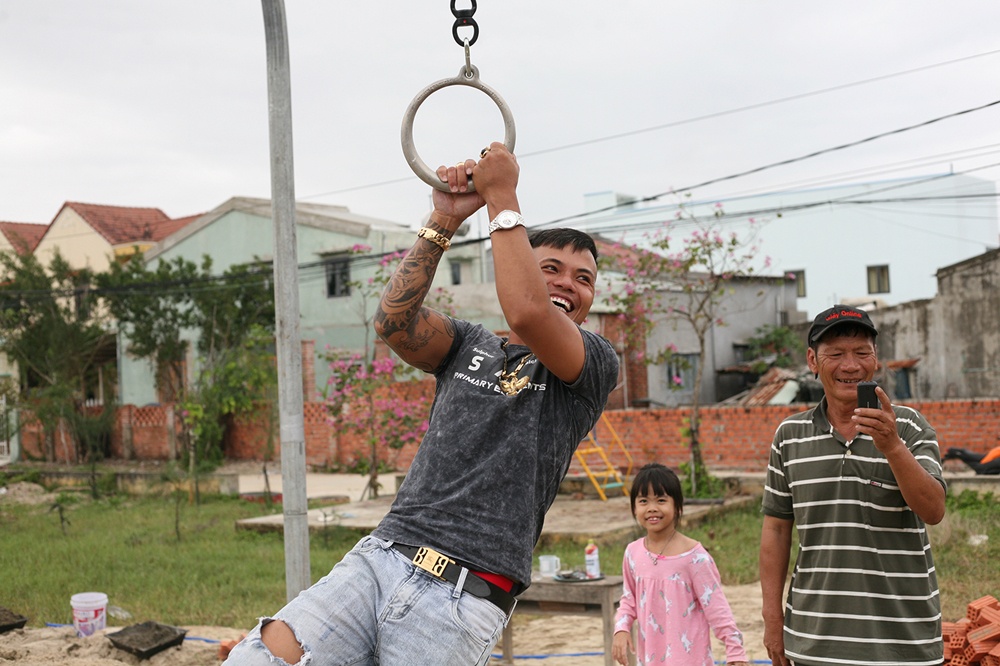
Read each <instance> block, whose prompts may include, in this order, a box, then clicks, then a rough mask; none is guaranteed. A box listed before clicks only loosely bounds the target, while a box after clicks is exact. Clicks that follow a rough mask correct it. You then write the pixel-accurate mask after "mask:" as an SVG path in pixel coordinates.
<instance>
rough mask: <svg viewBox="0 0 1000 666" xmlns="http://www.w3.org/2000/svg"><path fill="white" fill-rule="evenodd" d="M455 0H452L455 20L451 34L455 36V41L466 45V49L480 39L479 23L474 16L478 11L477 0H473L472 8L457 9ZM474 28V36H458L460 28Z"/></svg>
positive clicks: (452, 12) (460, 44)
mask: <svg viewBox="0 0 1000 666" xmlns="http://www.w3.org/2000/svg"><path fill="white" fill-rule="evenodd" d="M455 1H456V0H451V14H452V16H454V17H455V22H454V23H453V24H452V25H451V36H452V37H454V38H455V43H456V44H458V45H459V46H464V47H465V48H466V50H468V48H469V47H470V46H472V45H473V44H475V43H476V40H477V39H479V24H478V23H476V19H474V18H472V16H473V14H475V13H476V0H471V2H472V8H471V9H456V8H455ZM469 27H471V28H472V38H471V39H470V38H464V39H463V38H462V37H459V36H458V30H459V28H469Z"/></svg>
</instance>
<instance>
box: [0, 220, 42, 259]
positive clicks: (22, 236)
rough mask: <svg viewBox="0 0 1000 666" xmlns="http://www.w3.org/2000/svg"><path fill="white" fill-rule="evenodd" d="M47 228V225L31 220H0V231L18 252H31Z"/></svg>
mask: <svg viewBox="0 0 1000 666" xmlns="http://www.w3.org/2000/svg"><path fill="white" fill-rule="evenodd" d="M48 228H49V227H48V225H45V224H34V223H31V222H0V233H2V234H3V235H4V237H6V238H7V241H8V242H9V243H10V244H11V245H12V246H14V249H15V250H16V251H17V252H18V253H19V254H30V253H31V252H33V251H34V249H35V246H36V245H38V241H40V240H41V239H42V236H44V235H45V230H46V229H48Z"/></svg>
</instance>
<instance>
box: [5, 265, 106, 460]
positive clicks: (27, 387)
mask: <svg viewBox="0 0 1000 666" xmlns="http://www.w3.org/2000/svg"><path fill="white" fill-rule="evenodd" d="M0 338H2V340H0V350H2V351H3V353H5V354H6V355H7V357H8V359H9V360H10V361H11V362H12V363H13V364H15V365H16V366H17V368H18V372H19V382H18V384H19V389H20V396H21V399H22V401H23V402H24V404H25V405H26V406H27V407H28V408H29V409H30V410H31V411H32V413H33V414H34V415H35V416H36V417H37V418H38V419H39V421H40V422H41V424H42V427H43V431H44V433H45V440H46V444H45V457H46V459H48V460H52V459H54V457H55V446H56V445H57V443H58V444H60V445H66V443H67V442H66V440H65V438H67V437H68V438H69V439H70V440H72V444H73V446H74V448H75V450H76V452H77V455H78V457H79V458H81V459H84V460H87V461H93V460H94V459H95V458H96V457H98V456H100V457H103V456H104V455H106V454H107V453H108V450H107V441H108V440H107V438H106V437H98V438H91V437H89V436H88V437H87V438H81V436H80V435H81V431H80V430H79V429H77V428H72V427H69V426H71V425H72V423H70V422H68V421H67V419H70V417H71V416H73V415H77V416H82V415H83V414H84V411H85V405H86V403H87V401H88V399H92V398H97V397H99V396H103V395H104V393H105V392H104V390H103V388H104V387H103V386H101V384H100V382H101V381H102V379H103V380H104V381H111V380H113V377H114V360H115V349H116V344H115V339H114V336H113V335H111V334H110V333H109V332H108V330H107V321H106V317H105V316H104V314H103V312H102V310H101V308H100V307H99V306H98V303H97V299H96V296H95V295H94V293H93V275H92V274H91V272H90V271H89V270H86V269H73V268H71V267H70V265H69V264H68V263H67V262H66V261H65V259H63V258H62V257H61V256H60V255H59V254H58V253H56V254H55V255H54V256H53V258H52V261H51V263H50V265H49V266H48V267H47V268H46V267H44V266H43V265H42V264H41V263H40V262H39V261H38V259H37V258H36V257H34V256H32V255H18V254H14V253H7V252H4V253H0ZM109 393H110V392H109ZM78 422H79V419H77V420H75V421H73V423H78ZM67 427H69V430H68V431H67ZM57 440H60V441H58V442H57ZM85 442H89V444H88V443H85ZM95 442H101V445H100V446H92V444H94V443H95Z"/></svg>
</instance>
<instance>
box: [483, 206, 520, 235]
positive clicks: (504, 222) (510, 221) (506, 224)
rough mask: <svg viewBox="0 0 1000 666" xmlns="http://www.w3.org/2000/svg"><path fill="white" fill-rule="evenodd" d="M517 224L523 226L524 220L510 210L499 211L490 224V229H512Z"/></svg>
mask: <svg viewBox="0 0 1000 666" xmlns="http://www.w3.org/2000/svg"><path fill="white" fill-rule="evenodd" d="M519 224H524V220H523V219H522V218H521V216H520V215H518V214H517V213H515V212H514V211H511V210H505V211H501V212H500V213H499V214H498V215H497V216H496V217H495V218H493V222H492V223H491V224H490V227H491V228H492V229H494V230H496V229H513V228H514V227H516V226H517V225H519Z"/></svg>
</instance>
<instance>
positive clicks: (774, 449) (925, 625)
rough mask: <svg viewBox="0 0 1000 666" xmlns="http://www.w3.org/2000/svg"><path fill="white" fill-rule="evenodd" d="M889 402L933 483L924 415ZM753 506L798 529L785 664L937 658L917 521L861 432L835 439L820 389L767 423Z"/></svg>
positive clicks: (906, 663) (931, 574)
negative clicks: (760, 486) (797, 410)
mask: <svg viewBox="0 0 1000 666" xmlns="http://www.w3.org/2000/svg"><path fill="white" fill-rule="evenodd" d="M893 410H894V411H895V412H896V430H897V432H898V433H899V436H900V438H902V440H903V441H904V442H906V446H907V448H908V449H909V450H910V452H911V453H912V454H913V455H914V456H915V457H916V459H917V461H918V462H919V463H920V465H921V466H922V467H923V468H924V469H926V470H927V472H928V473H930V475H931V476H933V477H934V478H935V479H937V480H938V481H939V482H940V483H941V485H942V486H944V485H945V484H944V480H943V479H942V478H941V454H940V451H939V450H938V443H937V436H936V434H935V433H934V430H933V429H932V428H931V426H930V424H928V423H927V420H926V419H925V418H924V417H923V416H922V415H921V414H920V413H919V412H917V411H916V410H914V409H911V408H909V407H904V406H901V405H893ZM763 511H764V513H765V514H766V515H769V516H774V517H776V518H781V519H785V520H794V521H795V525H796V529H797V530H798V537H799V555H798V559H797V560H796V562H795V570H794V573H793V574H792V584H791V590H790V592H789V594H788V599H787V604H786V607H785V650H786V652H787V654H788V657H789V658H790V659H792V660H793V661H794V662H795V663H796V664H797V665H798V664H851V665H852V666H931V665H933V664H940V663H941V661H942V659H943V650H944V648H943V644H942V642H941V605H940V599H939V597H938V585H937V576H936V574H935V570H934V559H933V557H932V555H931V547H930V541H929V540H928V538H927V530H926V529H925V526H924V522H923V521H922V520H921V519H920V518H919V517H917V515H916V514H915V513H913V511H911V510H910V508H909V507H908V506H907V505H906V503H905V502H904V501H903V496H902V493H901V492H900V490H899V487H898V486H897V485H896V479H895V477H894V476H893V473H892V470H891V469H890V468H889V463H888V461H887V460H886V459H885V456H883V455H882V453H881V452H880V451H879V450H878V449H877V448H876V447H875V443H874V442H873V441H872V439H871V437H869V436H867V435H858V436H857V437H855V438H854V440H852V441H850V442H846V441H844V439H843V438H842V437H841V436H840V435H839V434H837V433H836V432H835V431H834V429H833V427H832V426H831V425H830V422H829V420H828V419H827V416H826V399H825V398H824V399H823V400H822V401H821V402H820V403H819V404H818V405H817V406H816V407H814V408H813V409H810V410H808V411H806V412H802V413H801V414H797V415H795V416H791V417H789V418H787V419H785V420H784V421H783V422H782V423H781V425H780V426H778V430H777V432H776V433H775V435H774V442H773V444H772V445H771V457H770V461H769V462H768V467H767V484H766V486H765V491H764V500H763Z"/></svg>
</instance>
